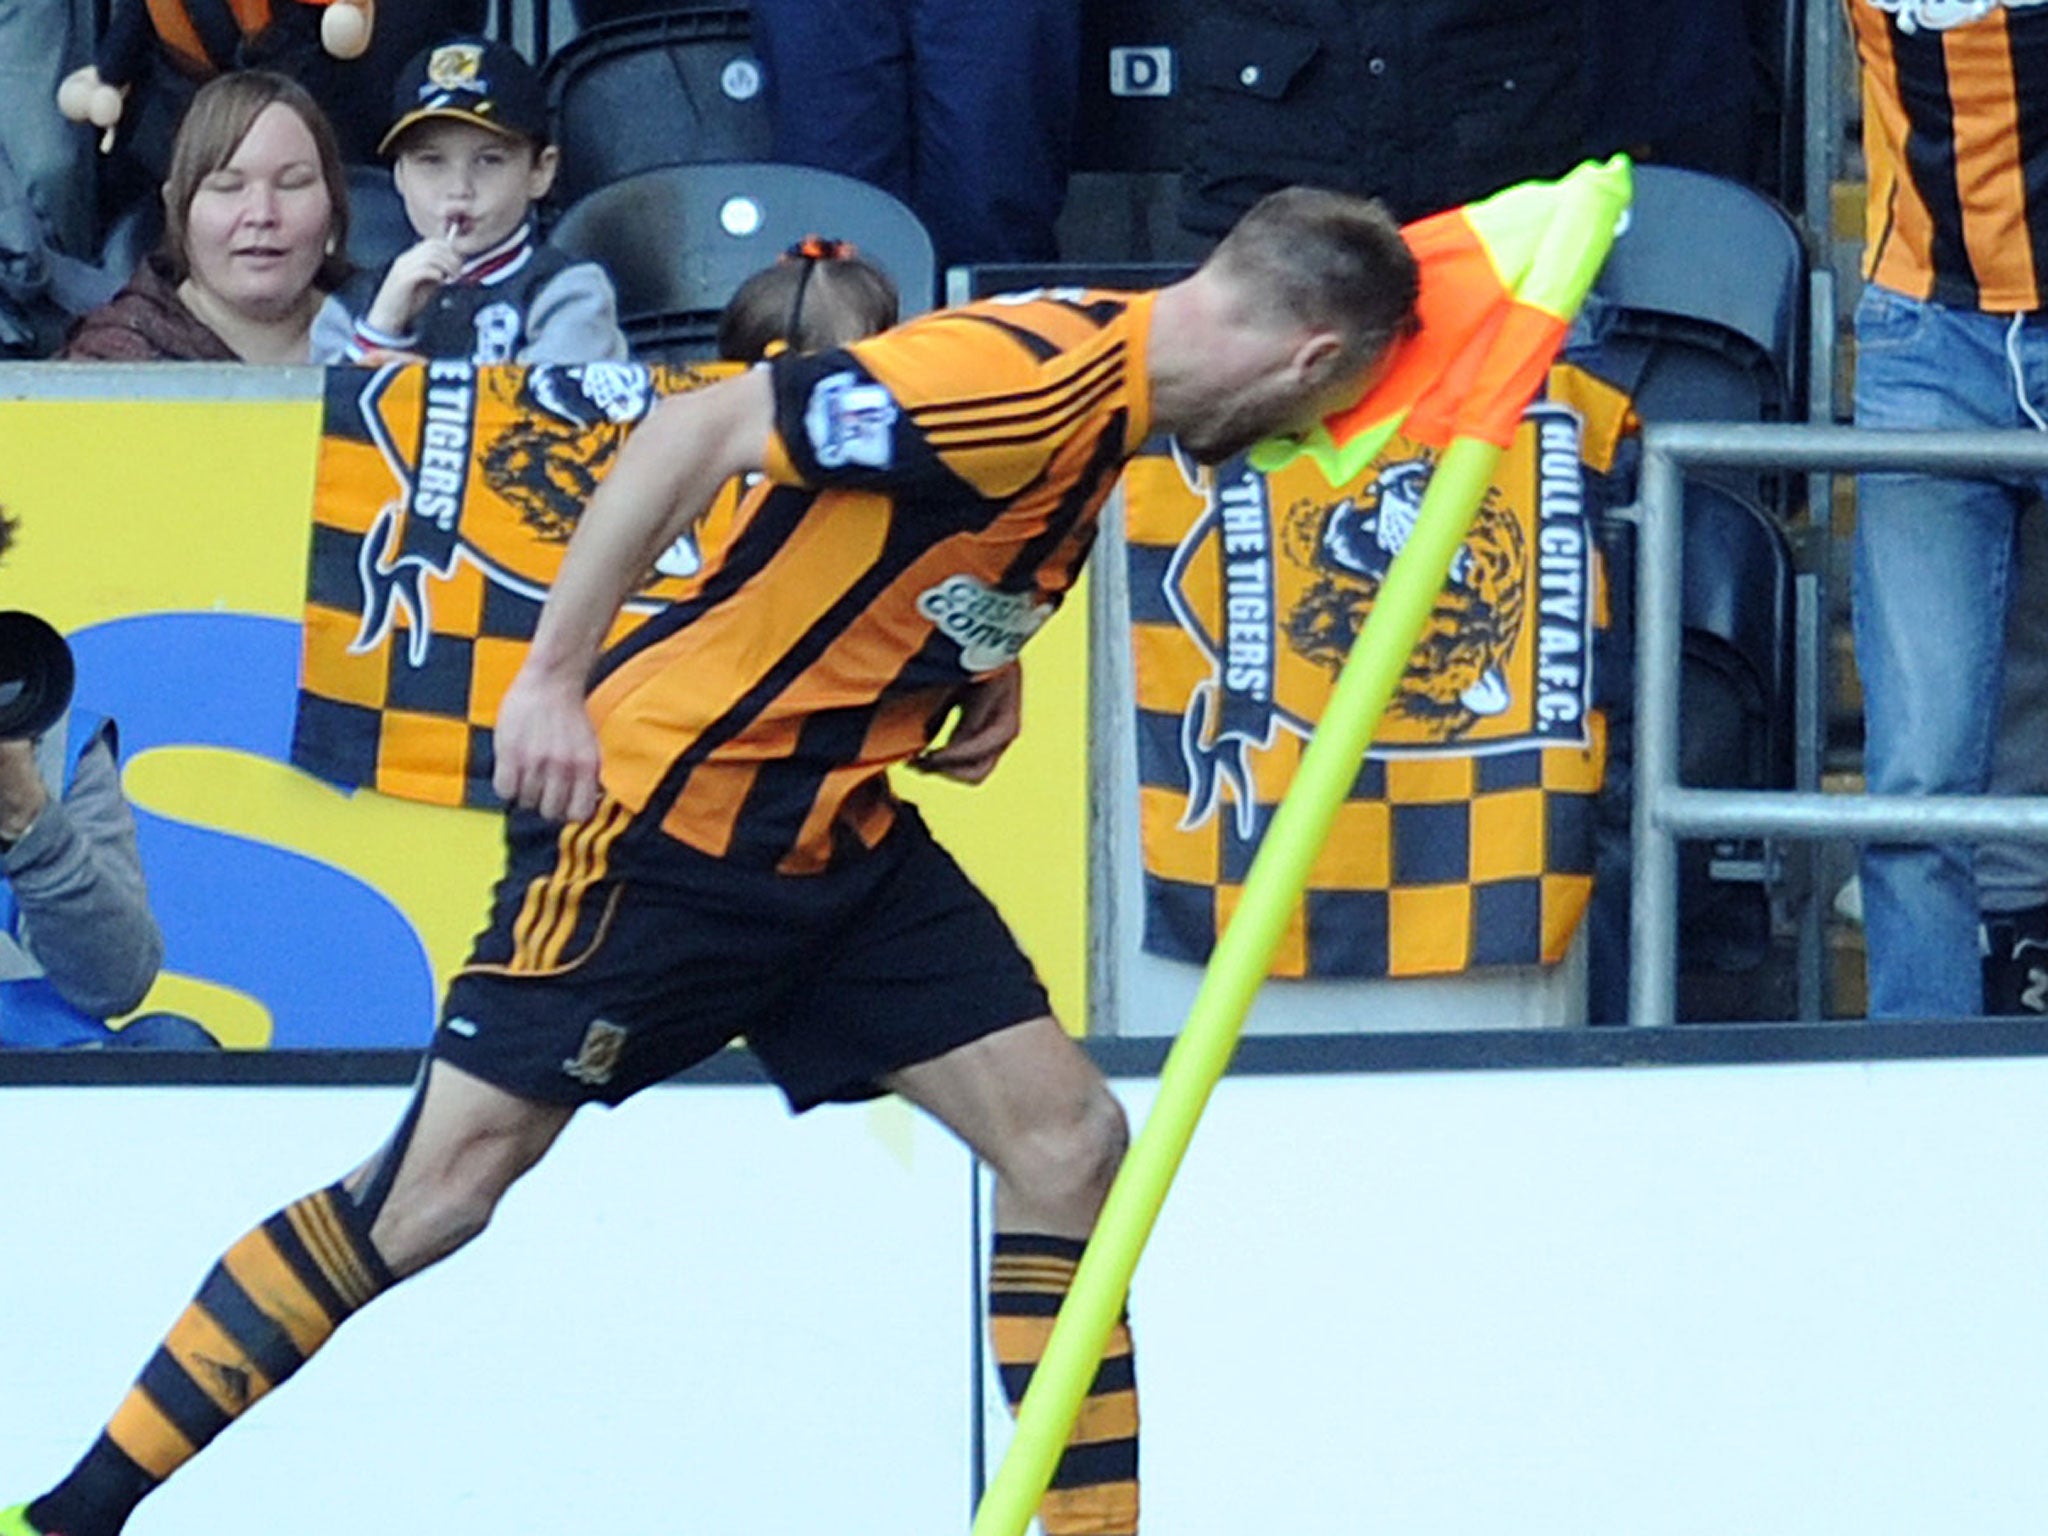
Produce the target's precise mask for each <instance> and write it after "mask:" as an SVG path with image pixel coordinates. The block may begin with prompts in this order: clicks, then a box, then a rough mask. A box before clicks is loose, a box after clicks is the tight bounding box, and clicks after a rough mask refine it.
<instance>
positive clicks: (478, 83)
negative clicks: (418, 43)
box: [427, 43, 489, 91]
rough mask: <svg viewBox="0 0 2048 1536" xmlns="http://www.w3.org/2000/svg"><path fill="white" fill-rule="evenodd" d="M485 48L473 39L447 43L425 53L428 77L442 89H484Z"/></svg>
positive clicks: (486, 83)
mask: <svg viewBox="0 0 2048 1536" xmlns="http://www.w3.org/2000/svg"><path fill="white" fill-rule="evenodd" d="M483 68H484V51H483V49H482V48H480V47H478V46H477V45H476V44H475V43H447V44H445V45H443V46H442V47H439V48H436V49H435V50H434V51H433V52H432V53H431V54H429V55H428V57H427V79H428V81H429V82H430V83H431V84H433V85H436V86H438V87H440V88H441V89H442V90H444V91H483V90H486V89H488V87H489V82H488V81H486V80H485V79H484V78H483Z"/></svg>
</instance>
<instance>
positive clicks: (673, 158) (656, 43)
mask: <svg viewBox="0 0 2048 1536" xmlns="http://www.w3.org/2000/svg"><path fill="white" fill-rule="evenodd" d="M749 36H750V29H749V24H748V19H747V8H746V7H745V6H744V5H715V6H711V5H700V6H688V5H682V6H676V5H672V6H669V7H668V8H666V9H663V10H660V11H657V12H654V13H652V14H649V15H644V16H628V17H623V18H621V19H619V20H616V21H608V22H603V23H600V24H599V25H597V26H594V27H592V28H590V29H589V30H588V31H586V32H583V33H580V34H578V35H577V36H576V37H574V38H572V39H570V40H569V41H568V42H566V43H564V44H563V45H562V46H561V47H560V48H559V49H557V50H556V52H555V53H554V55H553V56H552V57H551V58H549V59H548V61H547V63H546V65H545V66H544V67H543V68H542V71H541V76H542V79H543V81H544V82H545V84H546V87H547V96H548V119H549V122H550V123H551V124H552V125H553V129H554V134H555V142H556V144H557V145H559V146H560V148H561V152H562V168H561V172H560V174H559V177H558V178H557V183H556V187H555V196H556V198H557V200H558V201H559V202H560V203H561V204H562V205H563V206H567V205H569V204H572V203H574V202H576V201H577V200H578V199H579V198H581V197H583V196H585V195H586V194H588V193H590V192H593V191H595V190H596V189H597V188H599V187H601V186H604V185H606V184H607V183H609V182H613V181H616V180H618V179H619V178H620V177H622V176H629V175H632V174H633V173H634V172H636V171H643V170H646V169H648V168H649V167H651V166H657V165H686V164H690V163H693V162H696V161H704V160H765V159H766V158H767V157H768V155H769V154H770V153H771V148H770V132H769V123H768V106H767V101H766V99H765V98H764V96H763V95H762V91H761V66H760V63H759V61H758V60H757V59H756V58H755V57H754V54H753V49H752V46H751V44H750V43H749V41H748V38H749Z"/></svg>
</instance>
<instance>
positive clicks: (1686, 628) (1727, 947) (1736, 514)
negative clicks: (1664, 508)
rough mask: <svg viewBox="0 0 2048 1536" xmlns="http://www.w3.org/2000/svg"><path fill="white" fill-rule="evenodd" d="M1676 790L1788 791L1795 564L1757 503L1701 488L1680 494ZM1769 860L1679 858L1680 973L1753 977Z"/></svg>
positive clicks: (1762, 941)
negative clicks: (1679, 784)
mask: <svg viewBox="0 0 2048 1536" xmlns="http://www.w3.org/2000/svg"><path fill="white" fill-rule="evenodd" d="M1684 538H1685V552H1684V567H1685V570H1684V598H1683V603H1682V608H1681V616H1682V623H1683V634H1682V655H1681V661H1680V671H1679V719H1680V720H1681V721H1682V722H1683V723H1682V726H1681V729H1680V741H1679V780H1680V782H1682V783H1684V784H1687V785H1689V786H1692V787H1694V788H1701V789H1790V788H1791V787H1792V784H1793V741H1794V736H1795V733H1796V729H1797V726H1796V710H1795V707H1794V684H1793V676H1792V654H1793V560H1792V550H1791V546H1790V544H1789V543H1788V541H1787V540H1786V537H1785V533H1784V530H1783V529H1782V528H1780V527H1779V525H1778V523H1777V522H1776V520H1775V519H1773V518H1771V517H1770V516H1769V515H1768V514H1766V513H1765V512H1764V511H1763V510H1762V509H1761V508H1759V507H1758V506H1757V505H1756V504H1755V503H1754V502H1751V501H1747V500H1745V499H1743V498H1742V497H1740V496H1737V495H1735V494H1734V493H1733V492H1731V491H1729V490H1727V489H1725V488H1724V487H1721V486H1718V485H1713V484H1710V483H1708V482H1705V481H1700V480H1695V481H1693V482H1691V483H1689V484H1688V485H1687V487H1686V492H1685V529H1684ZM1769 880H1770V855H1769V850H1768V849H1767V848H1766V847H1765V846H1764V845H1763V843H1761V842H1760V841H1757V840H1734V839H1728V840H1723V841H1721V842H1718V843H1715V844H1714V845H1712V846H1711V847H1709V846H1707V845H1704V844H1687V845H1685V846H1684V847H1682V848H1681V850H1680V854H1679V909H1680V911H1681V912H1682V913H1684V914H1685V921H1684V936H1683V938H1682V940H1681V964H1682V967H1683V968H1684V969H1686V970H1692V971H1719V972H1729V971H1749V970H1753V969H1755V968H1756V967H1757V966H1758V965H1760V964H1762V963H1763V961H1764V959H1765V956H1766V952H1767V950H1768V947H1769V944H1770V937H1771V908H1770V888H1769Z"/></svg>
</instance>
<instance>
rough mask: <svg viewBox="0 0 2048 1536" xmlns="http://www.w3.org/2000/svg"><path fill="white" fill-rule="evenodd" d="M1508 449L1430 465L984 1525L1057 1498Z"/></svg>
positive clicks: (999, 1531)
mask: <svg viewBox="0 0 2048 1536" xmlns="http://www.w3.org/2000/svg"><path fill="white" fill-rule="evenodd" d="M1500 454H1501V450H1500V449H1499V448H1498V447H1496V446H1495V445H1493V444H1492V443H1486V442H1480V441H1478V440H1476V439H1473V438H1459V439H1457V440H1456V441H1454V442H1453V443H1452V444H1451V445H1450V446H1449V448H1447V449H1446V450H1445V451H1444V456H1443V459H1442V462H1441V463H1439V464H1438V466H1437V469H1436V473H1435V474H1434V475H1432V476H1431V477H1430V482H1429V487H1428V489H1427V490H1426V491H1424V492H1423V498H1422V507H1421V509H1420V511H1419V512H1418V513H1417V515H1416V519H1415V527H1414V529H1413V530H1412V531H1411V532H1410V534H1409V536H1408V542H1407V543H1406V544H1405V545H1403V546H1402V549H1401V553H1400V554H1399V555H1397V556H1396V557H1395V559H1394V562H1393V564H1392V566H1390V567H1389V568H1388V571H1387V575H1386V580H1385V582H1384V583H1383V584H1382V585H1381V587H1380V590H1379V593H1378V595H1377V596H1376V597H1375V598H1374V600H1373V606H1372V612H1371V614H1370V615H1369V616H1368V618H1367V620H1366V624H1365V628H1364V630H1363V631H1362V632H1361V633H1360V635H1359V637H1358V640H1357V643H1356V644H1354V645H1353V646H1352V648H1351V655H1350V656H1349V658H1347V659H1346V661H1345V663H1344V668H1343V670H1342V672H1340V673H1339V674H1338V678H1337V684H1336V687H1335V689H1334V690H1333V691H1332V693H1331V695H1330V701H1329V704H1328V706H1327V707H1326V708H1325V709H1324V711H1323V717H1322V719H1321V721H1320V722H1319V723H1318V724H1317V726H1316V731H1315V735H1314V736H1313V737H1311V738H1310V740H1309V744H1308V747H1307V749H1306V750H1305V751H1304V752H1303V753H1302V757H1301V763H1300V765H1299V767H1298V768H1297V769H1296V770H1295V775H1294V782H1293V783H1292V784H1291V785H1290V786H1289V787H1288V791H1287V795H1286V798H1285V799H1283V800H1282V801H1281V802H1280V805H1279V808H1278V809H1277V810H1276V811H1274V813H1273V820H1272V823H1271V824H1270V825H1269V826H1268V828H1267V830H1266V835H1265V838H1264V839H1263V840H1262V841H1261V843H1260V844H1259V851H1258V854H1257V855H1256V856H1255V857H1254V858H1253V860H1252V867H1251V871H1250V873H1249V874H1248V875H1247V876H1246V877H1245V883H1244V894H1243V897H1242V899H1241V900H1240V901H1239V903H1238V906H1237V910H1236V911H1235V912H1234V913H1232V915H1231V919H1230V922H1229V925H1228V926H1227V927H1225V929H1224V930H1223V936H1222V937H1221V938H1220V939H1219V940H1218V941H1217V944H1216V950H1215V953H1214V954H1213V955H1212V956H1211V957H1210V960H1209V967H1208V970H1207V971H1206V972H1205V973H1204V974H1203V977H1202V985H1201V988H1200V990H1199V991H1197V992H1196V994H1195V1001H1194V1004H1193V1006H1192V1007H1191V1008H1190V1009H1189V1011H1188V1019H1187V1023H1186V1025H1185V1026H1184V1027H1183V1028H1182V1030H1181V1033H1180V1037H1179V1039H1177V1040H1176V1041H1175V1042H1174V1046H1173V1049H1172V1050H1171V1051H1170V1052H1169V1053H1168V1054H1167V1058H1166V1063H1165V1065H1164V1066H1163V1067H1162V1068H1161V1069H1160V1073H1159V1095H1158V1097H1157V1098H1156V1099H1155V1100H1154V1101H1153V1105H1152V1112H1151V1114H1150V1115H1148V1116H1147V1117H1146V1120H1145V1126H1144V1129H1143V1130H1142V1131H1141V1132H1140V1133H1139V1134H1138V1137H1137V1139H1136V1140H1135V1141H1134V1142H1133V1143H1132V1146H1131V1151H1130V1155H1129V1156H1128V1157H1127V1158H1125V1160H1124V1165H1123V1168H1122V1169H1121V1171H1119V1173H1118V1174H1117V1177H1116V1182H1115V1183H1114V1184H1113V1185H1112V1186H1111V1187H1110V1191H1109V1198H1108V1200H1107V1202H1106V1203H1105V1204H1104V1206H1103V1209H1102V1215H1101V1218H1100V1219H1099V1220H1098V1221H1097V1222H1096V1226H1095V1235H1094V1236H1093V1237H1092V1238H1091V1239H1090V1240H1089V1242H1088V1247H1087V1250H1086V1251H1085V1252H1084V1253H1083V1254H1082V1256H1081V1264H1080V1267H1079V1269H1077V1270H1076V1271H1075V1274H1074V1285H1073V1289H1072V1290H1071V1291H1069V1292H1068V1295H1067V1299H1066V1302H1065V1304H1064V1305H1062V1306H1061V1308H1060V1315H1059V1320H1058V1322H1057V1323H1056V1324H1055V1326H1054V1328H1053V1331H1052V1335H1051V1338H1050V1339H1049V1340H1048V1341H1047V1344H1046V1351H1045V1357H1044V1358H1043V1359H1042V1360H1040V1361H1039V1363H1038V1367H1037V1369H1036V1370H1035V1371H1034V1372H1033V1373H1032V1377H1031V1386H1030V1389H1029V1390H1028V1391H1027V1392H1026V1393H1025V1394H1024V1401H1023V1402H1022V1403H1021V1404H1020V1405H1019V1407H1018V1412H1017V1433H1016V1438H1015V1439H1014V1440H1012V1441H1011V1443H1010V1449H1009V1452H1008V1454H1007V1455H1005V1456H1004V1458H1003V1461H1002V1465H1001V1466H999V1467H998V1468H997V1469H996V1475H995V1477H994V1478H992V1479H991V1480H990V1482H989V1486H988V1491H987V1493H986V1494H985V1495H984V1496H983V1498H982V1501H981V1507H980V1509H979V1510H978V1511H976V1513H975V1517H974V1530H973V1536H1021V1533H1022V1532H1023V1530H1024V1528H1025V1526H1026V1525H1028V1524H1029V1523H1030V1521H1031V1517H1032V1515H1033V1514H1034V1513H1036V1511H1037V1509H1038V1505H1039V1502H1040V1500H1042V1499H1043V1498H1044V1497H1045V1490H1046V1487H1047V1485H1048V1484H1049V1483H1050V1482H1051V1481H1052V1474H1053V1468H1054V1467H1055V1466H1057V1465H1058V1463H1059V1459H1060V1453H1061V1452H1062V1451H1064V1450H1065V1449H1066V1443H1067V1436H1068V1435H1069V1434H1070V1433H1071V1432H1072V1430H1073V1424H1074V1417H1075V1415H1076V1413H1077V1412H1078V1411H1079V1408H1080V1403H1081V1399H1082V1398H1083V1397H1084V1396H1086V1395H1087V1391H1088V1387H1089V1384H1090V1382H1091V1381H1092V1380H1093V1379H1094V1376H1095V1372H1096V1369H1097V1367H1098V1366H1099V1365H1100V1364H1101V1361H1102V1352H1103V1349H1104V1347H1105V1346H1106V1345H1107V1344H1108V1342H1109V1332H1110V1329H1112V1328H1113V1327H1115V1326H1116V1320H1117V1317H1118V1314H1119V1313H1120V1311H1121V1310H1122V1307H1123V1301H1124V1295H1125V1293H1126V1292H1127V1291H1129V1289H1130V1285H1131V1276H1132V1275H1133V1274H1134V1273H1135V1272H1136V1270H1137V1267H1138V1256H1139V1255H1140V1254H1141V1253H1142V1252H1143V1251H1144V1247H1145V1241H1146V1239H1147V1238H1149V1237H1150V1236H1151V1234H1152V1227H1153V1224H1154V1223H1155V1222H1156V1221H1157V1220H1158V1218H1159V1211H1160V1207H1161V1206H1162V1205H1164V1204H1165V1202H1166V1193H1167V1190H1168V1189H1169V1188H1170V1187H1171V1186H1172V1183H1173V1176H1174V1174H1175V1173H1176V1172H1177V1171H1178V1170H1179V1168H1180V1162H1181V1158H1182V1157H1183V1156H1184V1155H1185V1154H1186V1152H1187V1149H1188V1143H1189V1142H1190V1141H1191V1140H1193V1138H1194V1134H1195V1126H1196V1124H1197V1123H1198V1122H1199V1121H1200V1120H1201V1118H1202V1110H1203V1108H1204V1107H1205V1106H1206V1105H1207V1104H1208V1102H1209V1095H1210V1093H1211V1092H1212V1091H1213V1090H1214V1088H1215V1086H1216V1084H1217V1082H1218V1081H1220V1080H1221V1078H1222V1076H1223V1071H1224V1068H1226V1067H1227V1066H1229V1064H1230V1057H1231V1054H1232V1052H1233V1051H1235V1050H1236V1048H1237V1039H1238V1034H1239V1032H1240V1031H1241V1030H1242V1029H1243V1027H1244V1019H1245V1015H1246V1013H1248V1012H1249V1011H1250V1009H1251V1005H1252V999H1253V998H1254V997H1255V996H1256V995H1257V993H1258V990H1259V987H1260V985H1261V984H1262V983H1263V982H1264V981H1265V979H1266V974H1267V972H1268V971H1269V970H1270V969H1271V968H1272V963H1273V953H1274V951H1275V950H1276V949H1277V948H1278V947H1279V943H1280V939H1281V937H1282V935H1283V934H1284V933H1285V931H1286V927H1287V918H1288V913H1289V911H1290V910H1291V909H1292V908H1293V906H1294V903H1295V901H1296V900H1297V899H1298V898H1299V897H1300V895H1301V892H1302V890H1303V888H1304V887H1305V886H1306V885H1307V884H1308V874H1309V868H1310V866H1311V865H1313V864H1314V863H1315V860H1316V855H1317V854H1318V853H1319V852H1320V851H1321V850H1322V846H1323V843H1324V840H1325V839H1326V838H1327V837H1328V836H1329V832H1330V824H1331V823H1332V821H1334V820H1335V818H1336V814H1337V810H1338V807H1339V806H1340V805H1342V803H1343V801H1344V797H1345V795H1346V793H1347V792H1348V791H1349V790H1350V788H1351V785H1352V783H1353V781H1354V780H1355V779H1356V778H1357V777H1358V764H1359V762H1360V760H1361V759H1362V758H1363V757H1364V756H1365V750H1366V748H1367V747H1368V746H1370V745H1371V743H1372V738H1373V733H1374V731H1376V730H1377V729H1378V728H1379V721H1380V716H1381V714H1382V713H1384V712H1385V710H1386V707H1387V701H1388V700H1389V699H1391V698H1392V697H1393V695H1394V689H1395V687H1396V686H1397V685H1398V684H1399V682H1400V680H1401V674H1402V672H1403V671H1405V670H1406V668H1407V665H1408V657H1409V654H1410V653H1411V652H1412V651H1413V650H1414V649H1415V642H1416V641H1417V640H1418V639H1419V638H1421V635H1422V627H1423V625H1424V624H1425V623H1427V622H1428V620H1429V616H1430V613H1431V611H1432V610H1433V609H1434V608H1435V606H1436V599H1437V594H1438V593H1439V592H1440V591H1442V589H1443V584H1444V578H1445V577H1446V576H1447V575H1448V574H1449V572H1450V568H1451V559H1452V557H1453V556H1454V555H1456V553H1457V550H1458V546H1459V544H1460V543H1462V542H1463V540H1464V538H1465V535H1466V533H1467V532H1468V531H1469V530H1470V528H1471V525H1472V518H1473V516H1474V514H1475V513H1476V512H1477V511H1478V509H1479V504H1480V502H1481V500H1482V499H1483V498H1484V496H1485V495H1486V489H1487V487H1488V486H1489V485H1490V484H1491V483H1492V479H1493V470H1494V466H1495V465H1496V464H1497V463H1498V462H1499V461H1500Z"/></svg>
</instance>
